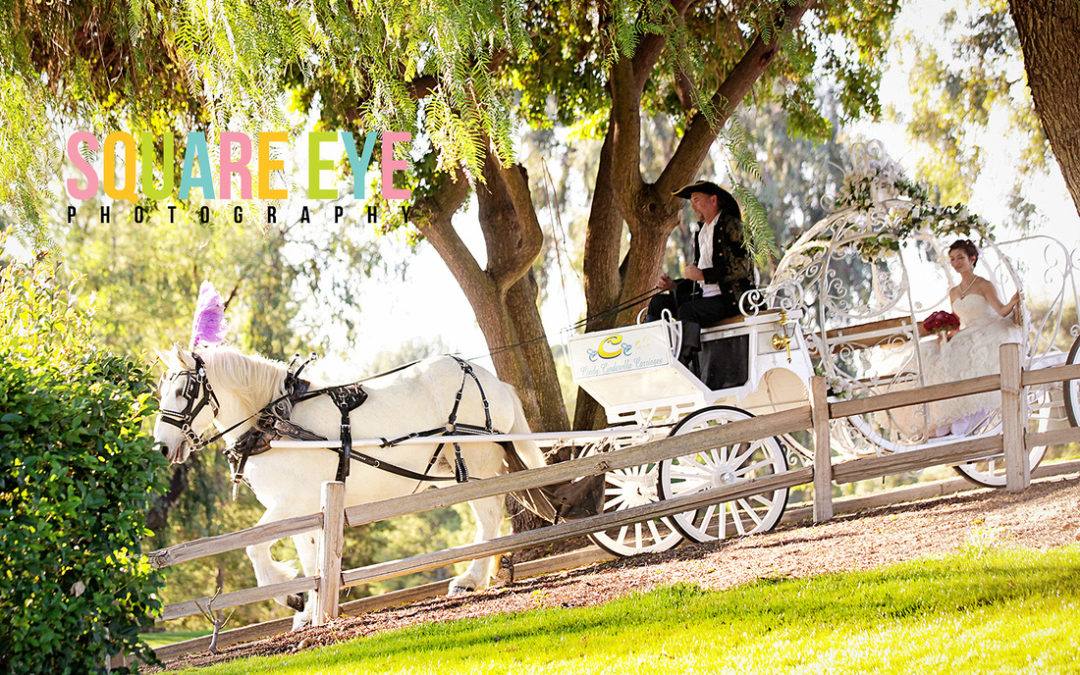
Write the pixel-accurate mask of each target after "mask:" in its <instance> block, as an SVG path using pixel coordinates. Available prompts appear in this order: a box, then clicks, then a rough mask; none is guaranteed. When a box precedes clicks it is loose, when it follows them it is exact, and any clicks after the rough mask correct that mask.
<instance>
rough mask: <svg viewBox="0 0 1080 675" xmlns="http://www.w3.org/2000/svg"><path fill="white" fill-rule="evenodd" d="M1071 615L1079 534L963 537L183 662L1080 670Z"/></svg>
mask: <svg viewBox="0 0 1080 675" xmlns="http://www.w3.org/2000/svg"><path fill="white" fill-rule="evenodd" d="M928 536H930V533H928ZM538 600H539V598H538ZM1078 619H1080V547H1077V546H1071V547H1067V548H1063V549H1055V550H1050V551H1047V552H1038V551H1030V550H1024V549H1020V550H985V549H970V550H968V551H965V552H963V553H960V554H958V555H954V556H950V557H948V558H943V559H932V560H918V561H914V562H911V563H905V564H902V565H895V566H891V567H886V568H881V569H879V570H875V571H871V572H859V573H848V574H838V575H830V576H824V577H817V578H813V579H767V580H761V581H758V582H756V583H753V584H750V585H748V586H744V587H740V588H736V589H732V590H728V591H723V592H717V591H703V590H701V589H699V588H697V587H694V586H687V585H679V586H672V587H668V588H663V589H660V590H656V591H653V592H649V593H644V594H636V595H633V596H629V597H625V598H622V599H619V600H615V601H613V602H611V603H608V604H606V605H602V606H597V607H588V608H581V609H537V610H534V611H530V612H525V613H522V614H516V615H503V616H495V617H488V618H484V619H473V620H464V621H458V622H454V623H447V624H435V625H426V626H419V627H416V628H411V629H405V630H400V631H394V632H390V633H385V634H381V635H378V636H375V637H371V638H367V639H361V640H356V641H353V642H348V643H340V644H337V645H334V646H331V647H326V648H321V649H313V650H310V651H307V652H304V653H301V654H297V655H289V656H278V657H263V658H251V659H244V660H237V661H233V662H229V663H225V664H222V665H220V666H216V667H213V668H210V669H204V670H198V671H186V672H199V673H275V674H279V673H298V674H300V673H303V674H308V673H334V674H341V675H345V674H349V675H351V674H353V673H388V672H394V673H399V672H400V673H429V672H431V673H464V672H468V673H522V672H536V673H545V674H548V673H597V672H607V673H633V674H634V675H642V674H645V673H671V672H695V673H697V672H702V673H712V672H732V673H794V672H797V673H852V672H867V673H904V674H907V673H912V672H920V673H922V672H929V673H952V672H970V673H987V672H1000V673H1019V672H1030V673H1063V672H1077V671H1080V635H1078V631H1077V630H1076V626H1077V624H1078Z"/></svg>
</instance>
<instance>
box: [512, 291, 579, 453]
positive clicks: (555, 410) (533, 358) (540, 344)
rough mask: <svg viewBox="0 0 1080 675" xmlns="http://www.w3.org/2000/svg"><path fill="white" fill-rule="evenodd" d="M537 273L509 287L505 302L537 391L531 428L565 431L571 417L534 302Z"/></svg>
mask: <svg viewBox="0 0 1080 675" xmlns="http://www.w3.org/2000/svg"><path fill="white" fill-rule="evenodd" d="M538 290H539V288H538V286H537V285H536V277H535V276H534V275H533V272H532V270H529V273H528V274H526V275H525V276H523V277H521V278H520V279H518V281H517V283H516V284H514V285H513V286H511V287H510V292H509V293H508V294H507V296H506V305H507V308H508V309H509V310H510V317H511V318H512V320H513V322H514V332H515V334H516V335H517V339H518V341H519V342H522V343H524V344H522V345H521V347H520V349H521V355H522V357H523V358H524V360H525V368H526V369H527V372H528V373H530V374H531V375H532V387H533V390H534V391H535V393H536V398H537V403H538V407H539V416H538V417H537V418H536V419H532V420H530V422H531V425H532V430H533V431H566V430H567V429H569V428H570V419H569V418H568V417H567V415H566V402H565V401H563V397H562V387H561V386H560V385H559V377H558V374H557V373H556V371H555V359H554V357H552V355H551V347H550V345H549V343H548V340H547V339H546V338H545V337H544V324H543V323H542V322H541V321H540V310H539V308H538V307H537V306H536V296H537V293H538Z"/></svg>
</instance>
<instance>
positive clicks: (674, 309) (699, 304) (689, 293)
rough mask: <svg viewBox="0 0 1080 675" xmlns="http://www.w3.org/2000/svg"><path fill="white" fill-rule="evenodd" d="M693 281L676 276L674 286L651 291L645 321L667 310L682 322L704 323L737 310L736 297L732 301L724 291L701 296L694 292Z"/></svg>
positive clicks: (709, 322) (694, 285)
mask: <svg viewBox="0 0 1080 675" xmlns="http://www.w3.org/2000/svg"><path fill="white" fill-rule="evenodd" d="M696 291H697V284H696V283H695V282H693V281H690V280H689V279H678V280H676V282H675V288H673V289H672V290H670V291H667V292H664V293H660V294H658V295H654V296H653V297H652V299H651V300H649V310H648V311H647V312H646V313H645V320H646V321H659V320H660V313H661V312H662V311H663V310H665V309H666V310H668V311H670V312H671V314H672V315H673V316H674V317H675V318H676V319H678V320H679V321H683V322H690V323H696V324H697V325H698V326H706V325H708V324H711V323H716V322H717V321H719V320H721V319H726V318H728V317H731V316H736V315H738V314H739V307H738V298H737V297H736V298H735V299H734V301H733V300H732V298H729V297H728V295H727V294H726V293H724V294H721V295H714V296H712V297H710V298H703V297H701V296H700V295H699V294H698V293H697V292H696Z"/></svg>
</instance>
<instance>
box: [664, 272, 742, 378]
mask: <svg viewBox="0 0 1080 675" xmlns="http://www.w3.org/2000/svg"><path fill="white" fill-rule="evenodd" d="M695 291H697V285H696V284H695V283H694V282H693V281H690V280H688V279H679V280H677V281H676V282H675V288H673V289H672V290H671V291H668V292H665V293H660V294H659V295H654V296H653V297H652V299H651V300H650V301H649V309H648V311H647V312H646V315H645V320H646V321H658V320H659V319H660V313H661V312H662V311H663V310H665V309H666V310H668V311H670V312H671V313H672V314H673V315H674V316H675V318H676V319H678V320H679V321H680V322H682V327H683V330H682V350H681V352H680V353H679V360H680V361H682V362H683V364H685V365H686V366H687V367H688V368H689V369H690V371H691V372H693V373H694V374H695V375H697V376H698V377H700V378H701V381H702V382H704V383H705V384H706V385H707V386H708V387H709V388H710V389H727V388H729V387H735V386H741V385H742V384H744V383H745V382H746V380H747V377H748V366H749V347H750V342H749V339H748V337H747V336H746V335H740V336H738V337H734V338H726V339H723V340H714V341H712V342H710V343H709V344H708V349H706V350H705V351H701V327H702V326H703V325H709V324H713V323H716V322H717V321H720V320H721V319H727V318H729V317H732V316H738V315H739V307H738V298H739V296H738V295H737V294H735V293H732V294H730V296H731V297H729V294H727V293H724V294H721V295H714V296H712V297H709V298H703V297H701V296H700V295H697V293H696V292H695Z"/></svg>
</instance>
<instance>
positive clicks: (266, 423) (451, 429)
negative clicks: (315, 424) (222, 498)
mask: <svg viewBox="0 0 1080 675" xmlns="http://www.w3.org/2000/svg"><path fill="white" fill-rule="evenodd" d="M192 357H193V358H194V359H195V368H194V369H193V370H184V371H180V372H179V373H177V375H176V376H175V377H179V376H181V375H182V376H184V377H185V383H184V391H183V394H184V397H185V399H186V404H185V405H184V408H183V410H179V411H172V410H164V409H162V410H160V414H161V418H162V420H163V421H165V422H166V423H168V424H171V425H173V426H175V427H178V428H179V429H180V430H181V431H183V432H184V436H185V437H186V438H187V439H188V441H190V442H191V443H192V445H193V446H194V448H195V449H196V450H197V449H199V448H202V447H204V446H206V445H209V444H210V443H212V442H214V441H216V440H217V439H219V438H221V437H222V436H224V435H225V434H226V433H228V432H230V431H232V430H233V429H235V428H237V427H239V426H240V425H242V424H244V423H245V422H247V421H249V420H252V419H253V418H254V421H253V423H252V426H251V428H250V429H248V430H247V431H245V432H244V433H243V434H242V435H241V436H240V438H238V439H237V441H236V443H235V444H233V445H232V446H231V447H227V448H226V449H225V450H224V451H223V452H224V454H225V456H226V457H227V458H228V459H229V464H230V466H232V469H233V483H234V495H235V486H236V485H239V483H241V482H243V481H244V467H245V465H246V464H247V460H248V458H249V457H252V456H254V455H260V454H262V453H264V452H266V451H268V450H270V443H271V441H274V440H278V439H281V438H289V439H294V440H304V441H325V440H327V438H326V437H325V436H321V435H319V434H316V433H314V432H311V431H308V430H307V429H304V428H303V427H301V426H300V425H298V424H296V423H294V422H292V421H291V419H290V418H291V416H292V409H293V407H294V406H295V405H296V404H298V403H302V402H304V401H309V400H311V399H313V398H316V397H319V396H327V397H329V398H330V400H331V401H332V402H333V403H334V406H335V407H336V408H337V409H338V411H339V412H340V413H341V428H340V433H341V435H340V438H341V446H340V448H338V450H337V453H338V468H337V474H336V477H335V480H338V481H344V480H345V479H346V478H347V477H348V475H349V464H350V460H356V461H359V462H363V463H364V464H367V465H368V466H371V467H373V468H376V469H380V470H382V471H387V472H389V473H392V474H395V475H398V476H402V477H404V478H409V479H411V480H417V481H421V482H428V481H446V480H456V481H457V482H459V483H463V482H465V481H467V480H469V470H468V467H467V466H466V465H465V460H464V458H463V457H462V456H461V447H460V445H459V444H458V443H456V442H455V443H453V446H454V475H453V476H430V475H428V472H429V471H431V468H432V467H433V466H434V465H435V461H436V460H437V459H438V457H439V454H440V453H441V452H442V450H443V447H444V446H445V445H446V444H445V443H439V445H438V446H437V447H436V448H435V452H434V453H432V455H431V459H430V460H429V461H428V465H427V468H426V469H425V470H424V473H422V474H421V473H417V472H415V471H411V470H409V469H406V468H404V467H400V466H397V465H395V464H391V463H389V462H386V461H384V460H381V459H377V458H375V457H372V456H370V455H367V454H364V453H362V452H358V451H356V450H353V449H352V427H351V425H350V423H349V416H350V414H351V413H352V411H353V410H356V409H357V408H359V407H360V406H361V405H362V404H363V403H364V401H366V400H367V398H368V394H367V392H366V391H364V388H363V386H362V384H361V382H353V383H351V384H342V385H336V386H333V387H326V388H323V389H315V390H311V389H310V386H311V383H310V382H308V381H307V380H303V379H300V372H301V371H302V370H303V369H304V366H306V365H307V364H308V363H310V361H311V360H312V359H310V358H309V359H308V360H307V361H304V362H303V363H301V364H300V365H299V366H298V367H296V368H295V369H294V368H293V364H295V362H296V359H293V363H290V365H289V372H288V374H287V375H286V376H285V386H284V388H285V394H284V395H282V396H280V397H278V398H277V399H275V400H273V401H271V402H270V403H268V404H267V405H266V406H264V407H263V408H262V409H260V410H259V411H258V412H256V413H254V414H252V415H250V416H248V417H247V418H245V419H243V420H241V421H240V422H237V423H236V424H234V425H232V426H231V427H229V428H228V429H226V430H224V431H222V432H220V433H217V434H215V435H213V436H211V437H210V438H207V439H200V438H199V437H198V436H197V435H196V434H195V432H194V431H193V430H192V428H191V425H192V423H193V422H194V421H195V418H196V417H197V416H198V415H199V413H200V412H201V411H202V410H203V408H205V407H206V406H207V405H210V406H211V408H212V409H213V412H214V415H215V416H217V414H218V410H219V405H218V400H217V396H216V395H215V394H214V391H213V389H211V387H210V382H209V380H207V378H206V365H205V363H204V362H203V360H202V357H200V356H199V355H198V354H195V353H192ZM452 358H453V359H454V360H455V361H457V363H458V365H459V366H460V367H461V371H462V373H461V386H459V387H458V391H457V394H456V395H455V397H454V406H453V408H452V409H451V411H450V415H449V418H448V420H447V423H446V425H445V426H441V427H436V428H434V429H428V430H426V431H418V432H413V433H410V434H407V435H405V436H401V437H398V438H393V439H387V438H382V439H381V443H380V444H379V447H381V448H387V447H393V446H395V445H397V444H399V443H401V442H402V441H405V440H408V439H411V438H425V437H435V436H443V435H447V434H451V435H457V434H463V435H464V434H492V433H495V432H494V429H493V427H492V424H491V408H490V404H489V403H488V399H487V395H486V394H485V393H484V388H483V386H481V384H480V379H479V378H478V377H477V376H476V373H475V371H474V370H473V367H472V364H470V363H469V362H467V361H465V360H463V359H460V358H458V357H456V356H454V357H452ZM391 372H393V371H391ZM469 378H472V381H473V382H474V383H475V384H476V388H477V390H478V391H479V392H480V400H481V401H482V402H483V405H484V426H483V427H480V426H476V425H471V424H459V423H458V421H457V416H458V409H459V408H460V406H461V399H462V396H463V395H464V391H465V385H466V383H467V382H468V380H469Z"/></svg>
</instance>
